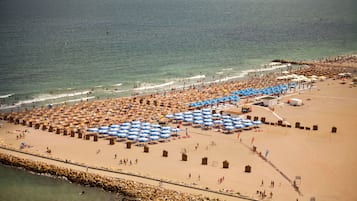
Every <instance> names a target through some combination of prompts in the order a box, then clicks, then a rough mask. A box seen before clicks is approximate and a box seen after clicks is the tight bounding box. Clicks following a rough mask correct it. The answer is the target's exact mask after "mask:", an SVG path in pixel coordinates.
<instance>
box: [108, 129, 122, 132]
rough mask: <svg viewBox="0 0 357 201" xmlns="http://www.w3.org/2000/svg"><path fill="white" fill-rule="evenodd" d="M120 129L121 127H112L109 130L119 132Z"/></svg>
mask: <svg viewBox="0 0 357 201" xmlns="http://www.w3.org/2000/svg"><path fill="white" fill-rule="evenodd" d="M119 130H120V128H110V129H109V131H115V132H118V131H119Z"/></svg>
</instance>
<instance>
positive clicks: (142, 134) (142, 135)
mask: <svg viewBox="0 0 357 201" xmlns="http://www.w3.org/2000/svg"><path fill="white" fill-rule="evenodd" d="M139 137H149V134H146V133H141V134H139Z"/></svg>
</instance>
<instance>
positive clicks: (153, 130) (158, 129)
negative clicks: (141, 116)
mask: <svg viewBox="0 0 357 201" xmlns="http://www.w3.org/2000/svg"><path fill="white" fill-rule="evenodd" d="M160 131H161V130H160V128H152V129H150V132H160Z"/></svg>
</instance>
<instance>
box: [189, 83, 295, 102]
mask: <svg viewBox="0 0 357 201" xmlns="http://www.w3.org/2000/svg"><path fill="white" fill-rule="evenodd" d="M287 90H288V85H286V84H279V85H275V86H271V87H266V88H262V89H254V88H247V89H241V90H239V91H235V92H233V93H232V95H230V96H224V97H219V98H214V99H210V100H204V101H199V102H194V103H191V104H190V105H189V106H190V107H201V106H205V105H214V104H217V103H225V102H229V101H232V102H238V101H239V100H240V96H243V97H244V96H255V95H272V94H281V93H285V92H286V91H287Z"/></svg>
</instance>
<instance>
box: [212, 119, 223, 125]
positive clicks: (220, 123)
mask: <svg viewBox="0 0 357 201" xmlns="http://www.w3.org/2000/svg"><path fill="white" fill-rule="evenodd" d="M213 123H214V124H216V125H222V124H223V121H222V120H215V121H213Z"/></svg>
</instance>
